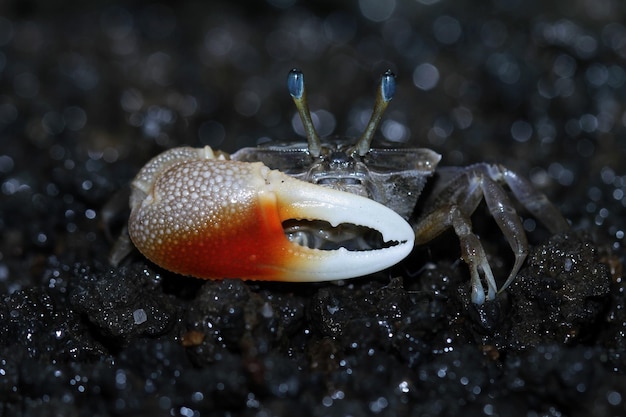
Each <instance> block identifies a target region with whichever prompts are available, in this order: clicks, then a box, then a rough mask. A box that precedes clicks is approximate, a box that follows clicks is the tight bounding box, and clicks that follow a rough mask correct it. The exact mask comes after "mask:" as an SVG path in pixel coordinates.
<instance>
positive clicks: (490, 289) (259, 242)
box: [111, 69, 569, 305]
mask: <svg viewBox="0 0 626 417" xmlns="http://www.w3.org/2000/svg"><path fill="white" fill-rule="evenodd" d="M288 88H289V92H290V94H291V96H292V98H293V100H294V102H295V105H296V107H297V109H298V112H299V115H300V118H301V119H302V124H303V126H304V129H305V131H306V135H307V141H308V143H307V144H304V143H299V144H292V145H284V146H259V147H256V148H243V149H240V150H239V151H237V152H235V153H234V154H232V155H228V154H225V153H223V152H219V151H214V150H212V149H211V148H210V147H208V146H206V147H204V148H197V149H196V148H190V147H182V148H175V149H170V150H168V151H165V152H163V153H162V154H160V155H158V156H156V157H155V158H153V159H152V160H151V161H149V162H148V163H147V164H146V165H145V166H144V167H143V168H142V169H141V171H140V172H139V173H138V174H137V176H136V177H135V179H134V180H133V181H132V184H131V196H130V207H131V214H130V219H129V221H128V236H130V239H131V240H132V243H133V244H134V246H135V247H136V248H137V249H139V251H140V252H141V253H143V255H144V256H145V257H146V258H148V259H149V260H151V261H152V262H154V263H155V264H157V265H159V266H161V267H163V268H165V269H167V270H169V271H172V272H175V273H178V274H183V275H190V276H194V277H198V278H210V279H218V278H224V277H231V278H236V277H238V278H242V279H251V280H275V281H303V282H312V281H332V280H341V279H347V278H354V277H360V276H364V275H367V274H371V273H374V272H377V271H380V270H383V269H385V268H388V267H390V266H392V265H394V264H396V263H398V262H400V261H401V260H402V259H404V258H405V257H406V256H407V255H408V254H409V253H410V252H411V251H412V250H413V248H414V247H415V246H416V245H422V244H425V243H427V242H429V241H431V240H432V239H434V238H435V237H437V236H438V235H439V234H441V233H442V232H443V231H445V230H446V229H449V228H452V229H453V230H454V232H455V233H456V235H457V236H458V238H459V240H460V243H461V255H462V258H463V260H464V261H465V263H467V265H468V266H469V270H470V275H471V288H472V289H471V299H472V302H474V303H475V304H479V305H480V304H483V303H484V302H485V300H486V299H490V300H491V299H494V298H495V296H496V293H497V292H498V290H497V285H496V280H495V278H494V276H493V273H492V271H491V268H490V266H489V263H488V261H487V256H486V254H485V251H484V249H483V246H482V244H481V242H480V240H479V238H478V236H476V234H474V232H472V225H471V220H470V216H471V215H472V213H473V212H474V211H475V210H476V208H477V206H478V205H479V203H480V202H481V201H482V200H483V199H484V200H485V202H486V205H487V207H488V209H489V211H490V213H491V215H492V216H493V218H494V219H495V221H496V223H497V224H498V226H499V228H500V229H501V231H502V233H503V234H504V236H505V237H506V239H507V241H508V244H509V245H510V247H511V249H512V250H513V253H514V255H515V261H514V265H513V268H512V269H511V272H510V274H509V276H508V278H507V280H506V282H505V283H504V285H502V287H501V288H500V290H499V291H503V290H504V289H506V288H507V287H508V286H509V284H511V282H512V281H513V280H514V278H515V276H516V275H517V273H518V271H519V270H520V268H521V266H522V264H523V262H524V260H525V258H526V255H527V252H528V242H527V240H526V235H525V232H524V228H523V226H522V223H521V221H520V219H519V217H518V215H517V213H516V211H515V209H514V208H513V205H512V204H511V201H510V199H509V197H508V196H507V193H506V192H505V191H504V189H503V186H506V187H508V189H509V190H510V191H511V193H512V194H513V195H514V196H515V198H516V199H517V200H518V201H519V202H520V203H521V204H522V205H523V206H524V207H525V208H526V209H527V210H528V211H529V212H530V213H532V214H533V215H534V216H535V217H536V218H538V219H539V220H541V221H542V222H543V223H544V224H545V225H546V226H547V228H548V229H549V230H550V232H552V233H558V232H563V231H566V230H567V229H568V228H569V225H568V222H567V221H566V220H565V218H564V217H563V216H562V215H561V214H560V212H559V211H558V210H557V209H556V207H555V206H554V205H553V204H552V203H550V202H549V201H548V199H547V198H546V196H545V195H544V194H542V193H540V192H538V191H537V190H535V189H534V188H533V186H532V185H531V184H530V182H529V181H527V180H526V179H524V178H522V177H520V176H519V175H517V174H516V173H514V172H513V171H511V170H509V169H507V168H505V167H503V166H501V165H497V164H488V163H479V164H476V165H471V166H468V167H464V168H455V167H449V168H439V169H437V171H436V175H435V176H433V174H435V168H437V164H438V163H439V160H440V159H441V156H440V155H439V154H437V153H436V152H434V151H432V150H430V149H423V148H416V149H385V148H381V149H377V148H371V147H370V144H371V142H372V138H373V136H374V133H375V131H376V129H377V126H378V124H379V122H380V120H381V118H382V115H383V113H384V111H385V109H386V107H387V105H388V104H389V101H390V100H391V99H392V97H393V95H394V92H395V76H394V75H393V74H392V73H391V71H387V72H386V73H385V74H383V76H382V77H381V82H380V84H379V86H378V88H377V95H376V104H375V107H374V110H373V113H372V116H371V119H370V121H369V123H368V125H367V127H366V129H365V132H364V133H363V135H362V137H361V138H360V139H359V140H358V141H357V142H356V144H352V143H350V142H349V141H346V140H329V141H327V143H324V142H322V141H321V140H320V138H319V136H318V134H317V133H316V131H315V128H314V127H313V122H312V119H311V114H310V112H309V109H308V105H307V100H306V91H305V86H304V78H303V75H302V72H300V71H299V70H297V69H293V70H292V71H291V72H290V73H289V76H288ZM431 177H432V178H433V180H434V181H436V182H435V183H434V184H433V187H432V192H431V193H430V194H429V195H428V196H427V197H426V198H425V200H424V201H423V203H424V204H423V207H424V208H423V210H421V213H415V214H414V213H413V212H414V209H415V206H416V203H417V200H418V198H419V197H420V194H421V192H422V190H423V187H424V185H425V183H426V181H427V180H428V179H429V178H431ZM116 248H117V249H114V250H113V252H112V256H111V260H112V263H114V264H116V263H119V261H120V260H121V259H122V258H123V257H124V256H125V255H126V254H127V252H128V251H129V248H132V245H117V246H116ZM120 248H122V249H120ZM483 282H485V283H486V286H487V289H486V290H485V288H484V287H483Z"/></svg>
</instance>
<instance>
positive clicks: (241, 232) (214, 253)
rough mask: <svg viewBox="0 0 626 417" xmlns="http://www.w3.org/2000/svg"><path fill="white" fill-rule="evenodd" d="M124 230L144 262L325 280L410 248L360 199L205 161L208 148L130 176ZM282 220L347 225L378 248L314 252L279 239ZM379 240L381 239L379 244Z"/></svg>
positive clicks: (388, 214)
mask: <svg viewBox="0 0 626 417" xmlns="http://www.w3.org/2000/svg"><path fill="white" fill-rule="evenodd" d="M132 186H133V195H132V196H131V205H132V207H131V216H130V220H129V226H128V230H129V234H130V237H131V239H132V241H133V243H134V244H135V246H136V247H137V248H138V249H139V250H140V251H141V252H142V253H143V254H144V255H145V256H146V257H147V258H149V259H150V260H152V261H153V262H154V263H156V264H158V265H160V266H162V267H163V268H165V269H168V270H170V271H173V272H177V273H180V274H184V275H191V276H195V277H198V278H223V277H239V278H244V279H258V280H278V281H327V280H336V279H343V278H351V277H356V276H362V275H367V274H370V273H373V272H376V271H379V270H382V269H384V268H387V267H389V266H391V265H394V264H395V263H397V262H399V261H400V260H401V259H403V258H404V257H405V256H406V255H408V254H409V252H410V251H411V250H412V248H413V231H412V229H411V226H410V225H409V224H408V223H407V222H406V221H405V220H404V219H402V217H400V216H399V215H398V214H396V213H395V212H393V211H392V210H390V209H388V208H386V207H385V206H383V205H381V204H379V203H376V202H374V201H372V200H370V199H367V198H364V197H359V196H356V195H353V194H350V193H346V192H341V191H337V190H332V189H328V188H325V187H321V186H317V185H313V184H309V183H306V182H303V181H300V180H297V179H294V178H292V177H289V176H288V175H285V174H283V173H281V172H279V171H273V170H270V169H269V168H268V167H266V166H265V165H263V164H262V163H246V162H239V161H229V160H223V159H222V160H220V159H215V156H214V155H213V153H212V152H211V149H210V148H208V147H207V148H204V149H191V148H177V149H172V150H170V151H167V152H165V153H163V154H161V155H159V156H157V157H156V158H155V159H153V160H152V161H151V162H149V163H148V164H147V165H146V166H145V167H144V168H143V169H142V171H141V172H140V173H139V174H138V175H137V178H136V179H135V180H134V181H133V185H132ZM289 219H295V220H300V219H306V220H322V221H326V222H328V223H330V224H331V225H332V226H337V225H339V224H345V223H349V224H355V225H359V226H365V227H368V228H371V229H374V230H377V231H379V232H380V233H381V234H382V236H383V239H384V240H385V242H389V245H388V247H385V248H381V249H374V250H366V251H349V250H346V249H345V248H343V247H342V248H339V249H337V250H318V249H311V248H308V247H304V246H301V245H299V244H297V243H294V242H292V241H290V240H288V239H287V237H286V236H285V233H284V230H283V226H282V223H283V222H284V221H286V220H289ZM386 246H387V245H386Z"/></svg>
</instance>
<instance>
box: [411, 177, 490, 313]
mask: <svg viewBox="0 0 626 417" xmlns="http://www.w3.org/2000/svg"><path fill="white" fill-rule="evenodd" d="M459 178H460V179H461V180H462V181H461V183H463V184H465V185H466V186H467V187H460V188H459V190H457V191H458V192H454V193H452V195H453V196H454V199H455V201H456V203H453V204H441V205H438V206H437V209H435V210H433V211H431V212H430V213H429V214H428V215H426V216H425V217H423V218H421V219H420V220H419V221H418V223H417V224H416V225H414V226H413V230H414V231H415V244H416V245H421V244H425V243H427V242H429V241H431V240H433V239H434V238H435V237H437V236H439V235H440V234H441V233H442V232H444V231H445V230H446V229H448V228H450V227H452V228H453V229H454V233H455V234H456V235H457V237H458V238H459V241H460V244H461V257H462V258H463V261H464V262H465V263H466V264H467V265H468V267H469V270H470V276H471V286H472V295H471V299H472V302H473V303H474V304H483V303H484V302H485V289H484V287H483V285H482V281H481V275H482V276H483V277H484V279H485V281H486V283H487V298H488V299H490V300H493V299H494V298H495V296H496V292H497V284H496V280H495V278H494V276H493V272H492V271H491V267H490V266H489V262H488V261H487V255H486V254H485V250H484V249H483V246H482V244H481V243H480V239H479V238H478V236H476V234H474V233H473V232H472V223H471V219H470V216H471V213H473V212H474V211H475V210H476V207H477V206H478V204H479V203H480V201H481V200H482V198H483V189H482V176H480V175H465V174H464V175H462V176H461V177H459ZM455 185H458V184H457V181H453V182H451V184H449V185H448V187H446V188H450V187H452V188H457V187H455ZM443 191H444V192H445V189H444V190H443ZM448 191H450V190H448Z"/></svg>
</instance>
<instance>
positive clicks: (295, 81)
mask: <svg viewBox="0 0 626 417" xmlns="http://www.w3.org/2000/svg"><path fill="white" fill-rule="evenodd" d="M287 88H288V89H289V94H290V95H291V98H293V102H294V103H295V105H296V108H297V109H298V114H299V115H300V119H301V120H302V126H303V127H304V131H305V132H306V138H307V141H308V143H309V152H310V153H311V156H313V157H314V158H317V157H318V156H320V153H321V148H322V142H321V140H320V137H319V135H318V134H317V131H316V130H315V126H314V125H313V120H312V119H311V112H310V111H309V104H308V102H307V99H306V89H305V87H304V74H302V71H300V70H299V69H297V68H294V69H292V70H291V71H289V75H288V77H287Z"/></svg>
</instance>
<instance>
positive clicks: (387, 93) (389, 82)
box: [354, 70, 396, 156]
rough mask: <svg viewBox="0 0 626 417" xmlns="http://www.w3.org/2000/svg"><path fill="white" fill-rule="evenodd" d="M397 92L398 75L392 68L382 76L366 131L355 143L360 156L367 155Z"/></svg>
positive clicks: (355, 149)
mask: <svg viewBox="0 0 626 417" xmlns="http://www.w3.org/2000/svg"><path fill="white" fill-rule="evenodd" d="M395 92H396V76H395V75H394V74H393V72H391V70H387V71H385V73H384V74H383V75H382V77H381V78H380V84H379V86H378V89H377V90H376V103H375V104H374V110H373V111H372V115H371V117H370V120H369V122H368V123H367V127H366V128H365V131H364V132H363V134H362V135H361V138H360V139H359V141H358V142H357V143H356V145H354V151H356V152H357V153H358V154H359V155H360V156H364V155H366V154H367V153H368V152H369V150H370V145H371V143H372V139H374V133H375V132H376V129H377V128H378V125H379V123H380V120H381V119H382V117H383V113H385V110H387V106H388V105H389V102H390V101H391V99H392V98H393V96H394V94H395Z"/></svg>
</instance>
